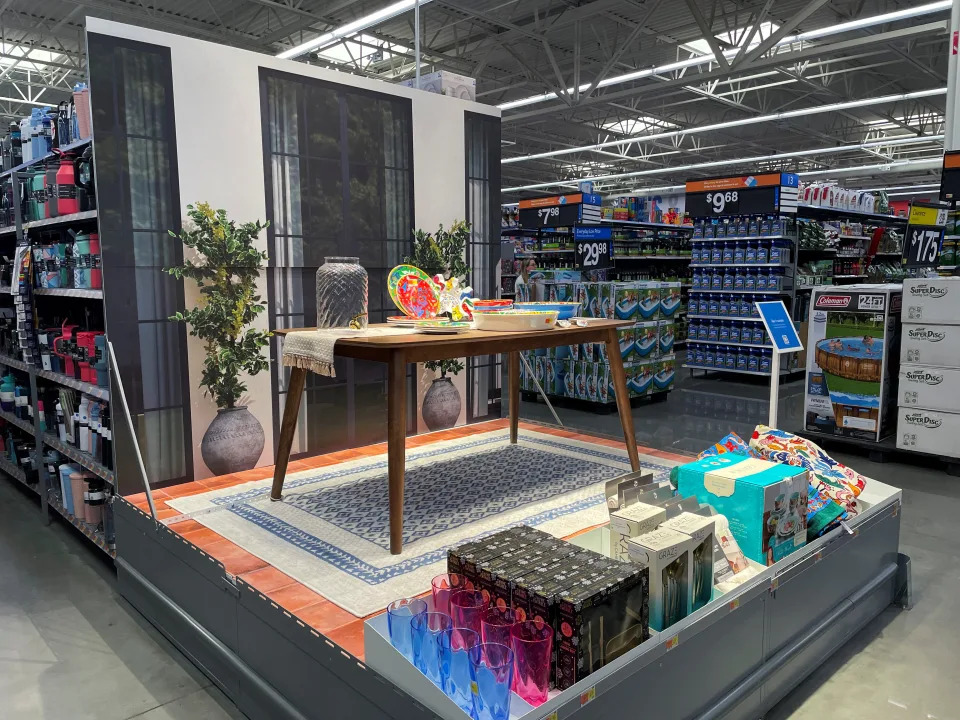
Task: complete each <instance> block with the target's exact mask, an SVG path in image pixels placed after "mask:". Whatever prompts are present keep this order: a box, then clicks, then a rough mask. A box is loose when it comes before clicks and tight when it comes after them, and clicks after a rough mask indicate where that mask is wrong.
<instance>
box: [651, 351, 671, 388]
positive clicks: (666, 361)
mask: <svg viewBox="0 0 960 720" xmlns="http://www.w3.org/2000/svg"><path fill="white" fill-rule="evenodd" d="M676 368H677V363H676V359H675V358H674V356H672V355H671V356H670V357H669V358H661V360H660V361H659V362H658V363H657V372H656V374H654V376H653V391H654V392H667V391H668V390H672V389H673V383H674V381H675V380H676V374H677V370H676Z"/></svg>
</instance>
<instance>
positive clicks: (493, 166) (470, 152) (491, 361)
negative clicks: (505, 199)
mask: <svg viewBox="0 0 960 720" xmlns="http://www.w3.org/2000/svg"><path fill="white" fill-rule="evenodd" d="M464 128H465V135H466V137H465V144H466V153H467V157H466V168H467V178H466V180H467V198H466V208H467V217H466V219H467V222H469V223H470V224H471V233H470V240H469V241H468V243H467V264H469V265H470V269H471V273H470V284H471V286H473V294H474V297H478V298H495V297H497V285H496V266H497V263H499V262H500V118H497V117H490V116H489V115H481V114H478V113H471V112H468V113H466V115H465V118H464ZM500 358H501V356H500V355H482V356H480V357H471V358H467V422H474V421H476V420H483V419H486V418H487V417H488V416H490V415H493V416H495V417H500V396H501V392H500V388H501V382H500V375H501V370H500Z"/></svg>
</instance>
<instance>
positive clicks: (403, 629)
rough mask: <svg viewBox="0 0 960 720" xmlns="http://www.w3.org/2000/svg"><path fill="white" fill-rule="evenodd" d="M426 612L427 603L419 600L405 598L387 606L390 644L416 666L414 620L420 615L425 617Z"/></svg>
mask: <svg viewBox="0 0 960 720" xmlns="http://www.w3.org/2000/svg"><path fill="white" fill-rule="evenodd" d="M426 612H427V603H426V602H425V601H423V600H420V599H419V598H403V599H402V600H394V601H393V602H392V603H390V604H389V605H387V628H388V629H389V631H390V644H391V645H393V646H394V647H395V648H396V649H397V650H399V651H400V652H401V653H402V654H403V656H404V657H405V658H406V659H407V660H409V661H410V662H412V663H414V664H416V656H415V655H414V649H413V636H414V627H413V619H414V618H415V617H417V616H418V615H425V614H426Z"/></svg>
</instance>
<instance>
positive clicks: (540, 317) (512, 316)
mask: <svg viewBox="0 0 960 720" xmlns="http://www.w3.org/2000/svg"><path fill="white" fill-rule="evenodd" d="M557 315H559V313H558V312H557V311H556V310H550V311H538V312H530V311H521V310H505V311H503V312H485V313H477V314H475V315H474V316H473V321H474V323H476V326H477V330H494V331H497V332H530V331H531V330H552V329H553V327H554V326H555V325H556V324H557Z"/></svg>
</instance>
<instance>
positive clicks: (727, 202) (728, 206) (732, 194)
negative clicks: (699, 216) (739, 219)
mask: <svg viewBox="0 0 960 720" xmlns="http://www.w3.org/2000/svg"><path fill="white" fill-rule="evenodd" d="M706 199H707V205H708V206H709V207H710V209H711V210H712V211H713V212H714V213H716V214H717V215H723V214H727V215H731V214H734V215H735V214H736V213H737V212H738V209H739V206H740V192H739V191H738V190H727V191H726V192H720V191H717V192H712V193H707V198H706Z"/></svg>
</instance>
